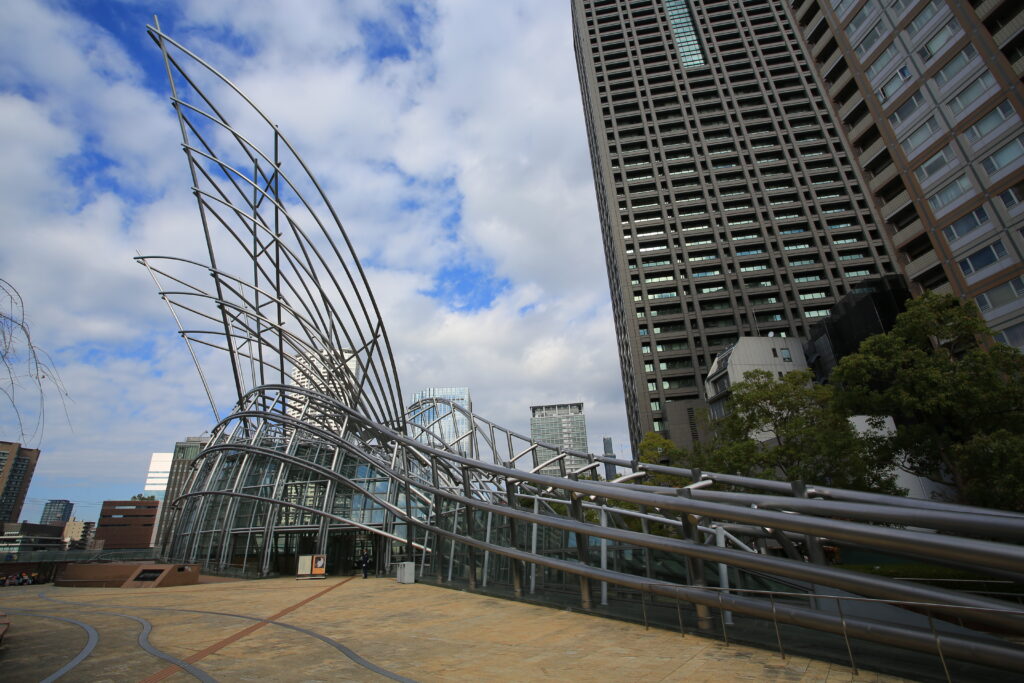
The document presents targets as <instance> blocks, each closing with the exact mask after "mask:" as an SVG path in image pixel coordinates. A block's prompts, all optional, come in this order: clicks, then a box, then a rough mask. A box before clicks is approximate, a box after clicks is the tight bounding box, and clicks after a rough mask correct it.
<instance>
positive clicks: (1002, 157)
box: [981, 135, 1024, 175]
mask: <svg viewBox="0 0 1024 683" xmlns="http://www.w3.org/2000/svg"><path fill="white" fill-rule="evenodd" d="M1022 156H1024V135H1022V136H1019V137H1016V138H1014V139H1013V140H1011V141H1010V142H1008V143H1007V144H1005V145H1003V146H1002V147H1000V148H999V149H997V150H996V151H995V152H993V153H992V154H990V155H989V156H987V157H985V158H984V159H982V160H981V166H982V168H984V169H985V171H986V172H987V173H988V174H989V175H992V174H994V173H997V172H998V171H1000V170H1002V169H1004V168H1006V167H1007V166H1009V165H1010V164H1012V163H1014V162H1015V161H1017V160H1018V159H1020V158H1021V157H1022Z"/></svg>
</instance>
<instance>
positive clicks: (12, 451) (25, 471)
mask: <svg viewBox="0 0 1024 683" xmlns="http://www.w3.org/2000/svg"><path fill="white" fill-rule="evenodd" d="M38 461H39V449H38V448H22V447H21V444H20V443H14V442H11V441H0V522H17V521H18V517H20V516H21V508H22V506H23V505H24V504H25V494H27V493H28V486H29V484H31V483H32V473H33V472H35V471H36V462H38Z"/></svg>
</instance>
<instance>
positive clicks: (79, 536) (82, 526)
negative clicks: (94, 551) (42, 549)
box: [64, 517, 96, 550]
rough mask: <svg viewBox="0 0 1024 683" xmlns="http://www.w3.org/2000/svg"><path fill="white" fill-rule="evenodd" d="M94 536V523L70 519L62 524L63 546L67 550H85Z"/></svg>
mask: <svg viewBox="0 0 1024 683" xmlns="http://www.w3.org/2000/svg"><path fill="white" fill-rule="evenodd" d="M95 534H96V522H86V521H83V520H81V519H75V518H74V517H72V518H71V519H69V520H68V521H67V522H66V523H65V524H64V544H65V545H66V546H67V549H68V550H86V549H87V548H89V547H90V544H91V542H92V540H93V537H94V535H95Z"/></svg>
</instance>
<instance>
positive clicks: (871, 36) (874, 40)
mask: <svg viewBox="0 0 1024 683" xmlns="http://www.w3.org/2000/svg"><path fill="white" fill-rule="evenodd" d="M882 34H883V30H882V22H878V23H877V24H875V25H874V26H872V27H871V30H870V31H868V33H867V35H865V36H864V38H863V39H861V41H860V43H858V44H857V47H856V48H854V50H855V51H856V53H857V56H858V57H860V58H861V59H863V58H864V56H865V55H867V54H868V53H869V52H871V49H872V48H873V47H874V46H875V45H877V44H878V41H879V40H880V39H881V38H882Z"/></svg>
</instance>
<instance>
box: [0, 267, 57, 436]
mask: <svg viewBox="0 0 1024 683" xmlns="http://www.w3.org/2000/svg"><path fill="white" fill-rule="evenodd" d="M0 365H2V367H3V374H2V376H0V394H3V397H4V400H5V401H6V402H7V403H8V404H9V405H10V407H11V411H12V412H13V414H14V421H15V422H16V423H17V425H18V433H19V439H20V441H22V442H26V441H29V440H31V439H32V438H34V437H35V436H37V435H38V434H39V431H40V430H41V429H42V425H43V419H44V417H45V412H44V405H45V403H44V384H49V385H50V386H52V387H53V388H55V389H57V391H58V393H59V394H60V396H61V401H63V400H64V399H65V398H66V397H67V392H66V391H65V389H64V384H63V382H61V379H60V375H59V374H57V371H56V370H55V369H54V367H53V363H52V361H51V360H50V357H49V356H48V355H47V354H46V352H45V351H43V350H42V349H40V348H39V347H38V346H36V345H35V343H34V342H33V341H32V332H31V330H30V328H29V325H28V321H27V320H26V318H25V302H24V301H23V300H22V298H21V294H20V293H19V292H18V290H17V289H16V288H15V287H14V285H12V284H11V283H9V282H8V281H7V280H4V279H2V278H0ZM26 389H27V390H28V391H29V392H30V394H32V395H33V396H34V397H36V399H37V407H36V410H35V411H34V412H35V415H36V416H35V420H34V425H33V426H32V427H31V429H30V428H29V427H28V425H27V424H26V422H25V419H24V416H23V413H22V408H23V407H24V406H23V405H20V404H21V402H22V401H23V400H24V399H23V398H22V394H23V392H24V391H25V390H26Z"/></svg>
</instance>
